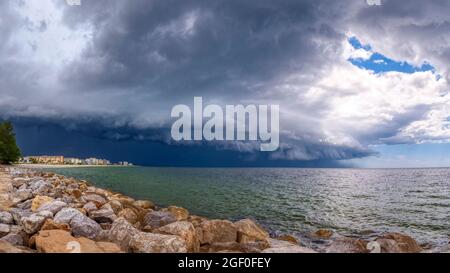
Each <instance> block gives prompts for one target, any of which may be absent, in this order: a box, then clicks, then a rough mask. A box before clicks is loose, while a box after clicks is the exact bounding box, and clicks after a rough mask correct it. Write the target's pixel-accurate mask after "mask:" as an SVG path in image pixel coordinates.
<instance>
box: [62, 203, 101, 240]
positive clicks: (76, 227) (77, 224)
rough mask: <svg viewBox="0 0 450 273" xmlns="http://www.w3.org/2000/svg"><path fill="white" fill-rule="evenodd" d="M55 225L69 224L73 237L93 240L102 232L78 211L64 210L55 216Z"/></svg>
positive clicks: (93, 222) (99, 227)
mask: <svg viewBox="0 0 450 273" xmlns="http://www.w3.org/2000/svg"><path fill="white" fill-rule="evenodd" d="M53 220H54V221H55V223H59V224H62V223H65V224H69V225H70V227H71V229H72V234H73V235H74V236H79V237H86V238H89V239H95V238H96V237H97V235H98V234H99V233H100V231H101V230H102V228H101V226H100V225H99V224H98V223H97V222H95V221H94V220H92V219H90V218H89V217H87V216H86V215H84V214H83V213H81V212H80V211H79V210H77V209H74V208H64V209H62V210H61V211H60V212H58V213H57V214H56V215H55V218H54V219H53Z"/></svg>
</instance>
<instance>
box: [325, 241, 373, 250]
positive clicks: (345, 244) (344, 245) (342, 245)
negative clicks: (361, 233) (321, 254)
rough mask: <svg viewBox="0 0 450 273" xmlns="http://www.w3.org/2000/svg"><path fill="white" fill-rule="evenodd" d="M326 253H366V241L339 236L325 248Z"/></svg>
mask: <svg viewBox="0 0 450 273" xmlns="http://www.w3.org/2000/svg"><path fill="white" fill-rule="evenodd" d="M325 252H327V253H367V252H368V250H367V243H366V242H365V241H363V240H361V239H354V238H347V237H344V238H339V239H337V240H336V241H334V242H333V243H331V245H330V246H328V247H327V248H326V250H325Z"/></svg>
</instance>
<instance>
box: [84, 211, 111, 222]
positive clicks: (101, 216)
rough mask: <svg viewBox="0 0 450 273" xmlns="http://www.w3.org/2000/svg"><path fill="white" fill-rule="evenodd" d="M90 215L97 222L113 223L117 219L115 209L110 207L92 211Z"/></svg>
mask: <svg viewBox="0 0 450 273" xmlns="http://www.w3.org/2000/svg"><path fill="white" fill-rule="evenodd" d="M89 217H90V218H91V219H93V220H94V221H96V222H97V223H112V222H114V220H116V219H117V216H116V215H115V214H114V211H113V210H112V209H108V208H105V209H101V210H94V211H91V212H90V213H89Z"/></svg>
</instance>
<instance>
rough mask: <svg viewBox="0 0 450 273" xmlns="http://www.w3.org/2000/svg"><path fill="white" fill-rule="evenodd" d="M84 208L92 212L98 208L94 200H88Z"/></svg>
mask: <svg viewBox="0 0 450 273" xmlns="http://www.w3.org/2000/svg"><path fill="white" fill-rule="evenodd" d="M83 209H84V210H85V211H86V212H87V213H90V212H92V211H94V210H98V208H97V205H95V204H94V202H88V203H86V204H84V206H83Z"/></svg>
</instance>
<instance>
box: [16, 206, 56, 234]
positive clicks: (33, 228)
mask: <svg viewBox="0 0 450 273" xmlns="http://www.w3.org/2000/svg"><path fill="white" fill-rule="evenodd" d="M52 217H53V213H51V212H50V211H42V212H38V213H34V214H32V215H30V216H28V217H23V218H22V226H23V230H24V231H25V232H26V233H27V234H30V235H31V234H34V233H36V232H38V231H39V230H40V229H41V227H42V225H44V223H45V220H47V219H49V218H52Z"/></svg>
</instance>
